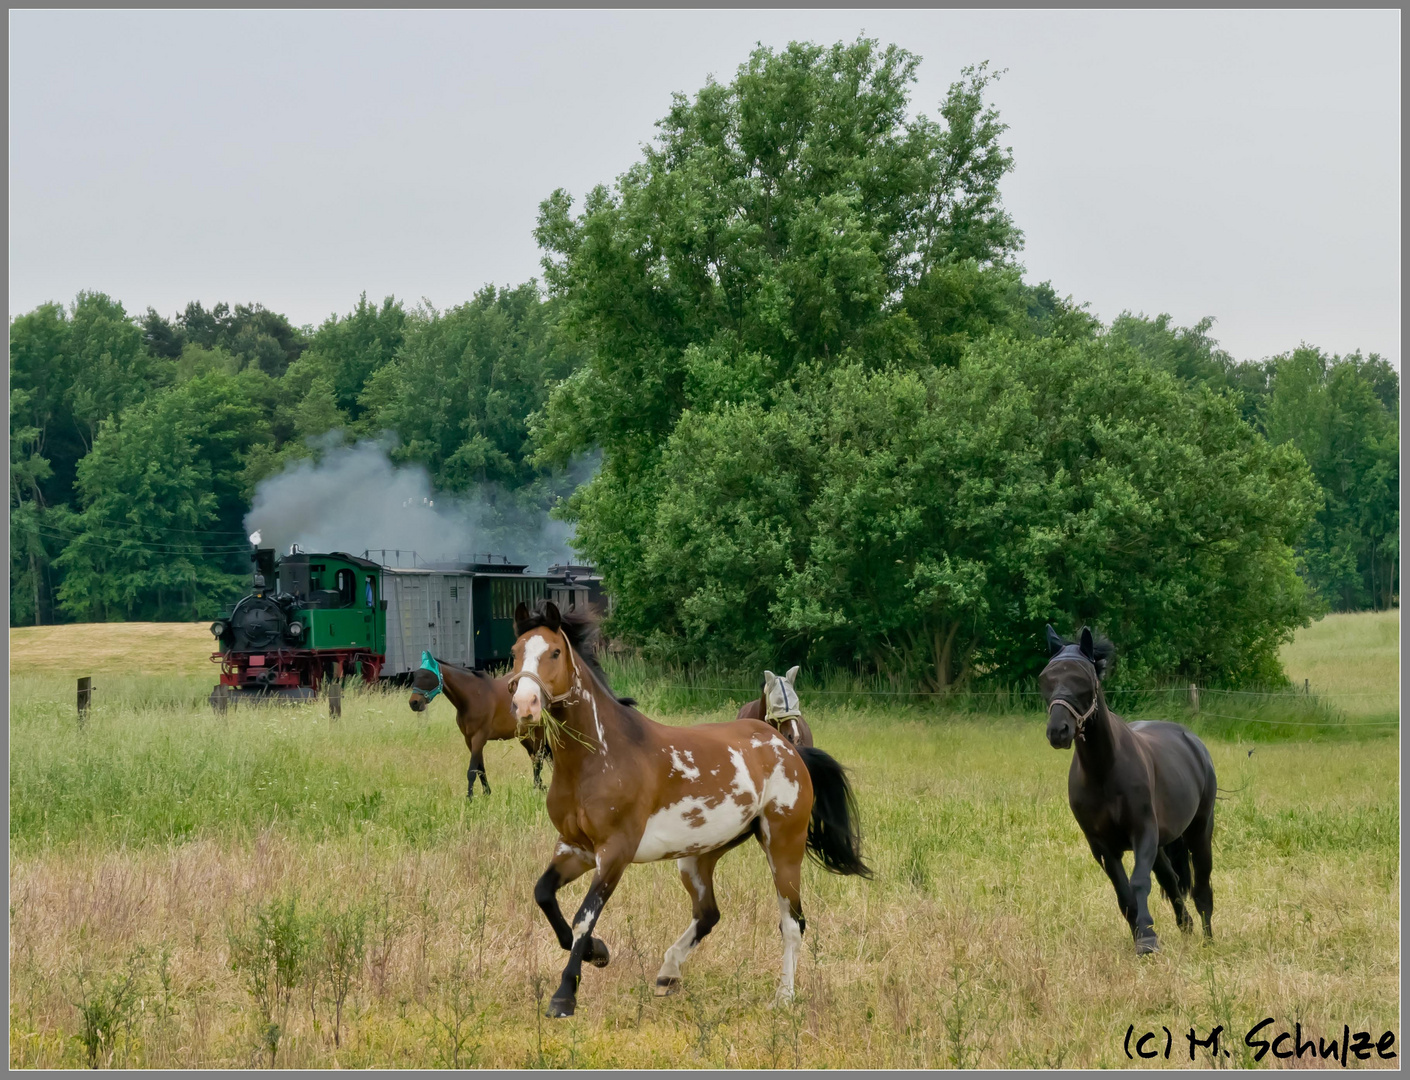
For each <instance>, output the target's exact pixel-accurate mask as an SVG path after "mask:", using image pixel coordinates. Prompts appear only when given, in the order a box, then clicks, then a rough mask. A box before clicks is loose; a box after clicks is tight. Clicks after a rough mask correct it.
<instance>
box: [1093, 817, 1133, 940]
mask: <svg viewBox="0 0 1410 1080" xmlns="http://www.w3.org/2000/svg"><path fill="white" fill-rule="evenodd" d="M1087 844H1088V846H1089V847H1091V849H1092V857H1093V858H1094V859H1096V860H1097V865H1098V866H1100V867H1101V868H1102V869H1103V870H1105V871H1106V876H1107V877H1108V878H1110V879H1111V887H1112V888H1113V889H1115V890H1116V906H1117V907H1118V908H1120V909H1121V917H1122V918H1123V919H1125V920H1126V921H1127V923H1129V924H1130V926H1131V933H1132V934H1134V933H1135V932H1136V901H1135V898H1134V897H1132V895H1131V882H1130V881H1128V880H1127V878H1126V867H1124V866H1122V865H1121V852H1119V851H1115V852H1113V851H1109V850H1107V848H1106V847H1105V846H1103V845H1101V844H1098V843H1097V842H1096V841H1094V840H1088V841H1087Z"/></svg>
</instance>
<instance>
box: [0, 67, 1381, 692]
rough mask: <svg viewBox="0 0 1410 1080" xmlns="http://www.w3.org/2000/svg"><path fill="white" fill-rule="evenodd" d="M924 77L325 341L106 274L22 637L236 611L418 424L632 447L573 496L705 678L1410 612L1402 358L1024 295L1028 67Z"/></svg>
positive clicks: (499, 483)
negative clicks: (924, 103) (295, 487)
mask: <svg viewBox="0 0 1410 1080" xmlns="http://www.w3.org/2000/svg"><path fill="white" fill-rule="evenodd" d="M918 62H919V61H918V58H917V57H915V56H913V55H911V54H909V53H907V52H905V51H904V50H901V49H898V48H894V47H890V48H882V47H880V46H879V45H878V44H877V43H875V42H872V41H868V40H865V39H862V40H858V41H856V42H853V43H843V44H838V45H835V46H831V47H820V46H816V45H808V44H794V45H791V46H789V47H788V48H786V49H782V50H778V51H774V50H770V49H765V48H760V49H758V50H756V51H755V52H754V53H753V54H752V55H751V56H750V58H749V59H748V61H747V62H746V63H745V64H744V65H742V66H741V67H740V69H739V71H738V72H737V74H736V76H735V78H734V79H733V80H732V81H730V82H728V83H719V82H714V81H711V82H710V83H708V84H707V85H706V86H705V87H704V88H702V89H701V90H700V91H699V92H698V93H697V94H695V95H694V96H693V97H688V96H685V95H677V96H676V97H675V99H674V100H673V102H672V105H671V108H670V110H669V112H668V113H667V114H666V116H665V117H664V118H663V119H662V120H661V121H659V123H658V125H657V126H658V135H657V138H656V140H655V141H654V142H653V143H651V144H650V145H649V146H647V147H646V148H645V149H644V151H643V155H642V158H641V160H640V161H638V162H637V163H636V164H635V165H633V166H632V167H631V168H630V169H629V170H628V171H627V172H626V173H625V174H623V175H622V176H621V177H619V178H618V180H617V181H616V182H615V183H614V184H612V185H610V186H608V185H603V186H599V187H597V188H595V189H594V190H592V191H591V192H589V193H588V194H587V196H586V197H585V199H584V200H583V201H582V204H581V206H580V207H578V206H575V205H574V202H573V200H572V199H571V198H570V196H569V195H568V194H567V193H565V192H562V191H558V192H554V193H553V194H551V195H550V196H549V197H548V198H546V199H545V200H544V202H543V204H542V206H541V210H540V216H539V221H538V225H537V228H536V230H535V237H536V239H537V241H538V243H539V245H540V247H541V248H542V250H543V252H544V260H543V278H542V284H540V283H539V282H538V281H530V282H527V283H525V284H522V285H519V286H516V287H501V288H495V287H489V286H487V287H486V288H485V289H483V290H482V291H481V292H479V293H477V294H476V295H475V296H474V297H473V298H472V299H471V300H470V301H468V302H467V303H465V304H462V305H460V306H457V307H454V308H450V309H448V310H446V311H438V310H435V309H433V308H430V307H427V306H424V305H422V306H418V307H412V308H408V307H407V306H406V305H404V304H403V303H401V302H400V301H397V300H395V299H394V298H390V297H389V298H387V299H386V300H384V301H383V302H382V303H381V304H380V305H379V304H376V303H372V302H369V301H368V300H367V298H366V296H365V295H364V296H363V297H362V298H361V299H360V300H359V301H358V303H357V305H356V306H355V307H354V308H353V309H352V310H351V311H349V312H348V313H346V314H341V315H335V316H331V317H329V318H328V319H327V320H326V321H325V322H324V323H323V324H322V325H320V326H318V327H296V326H293V325H291V323H290V322H289V320H288V319H287V318H285V317H284V316H283V315H280V314H278V313H276V312H274V311H270V310H267V309H265V308H264V307H262V306H260V305H258V304H254V305H248V306H247V305H236V306H234V307H231V306H229V305H227V304H219V305H217V306H215V307H214V308H212V309H211V310H209V311H208V310H206V309H205V308H204V307H203V306H202V305H201V304H199V303H192V304H189V305H188V306H187V307H186V309H185V310H184V311H182V312H180V313H177V314H175V315H173V316H170V317H168V316H165V315H162V314H159V313H158V312H156V311H154V310H151V309H150V308H149V309H148V310H147V311H146V313H145V314H142V315H137V314H130V313H128V312H126V311H125V310H124V309H123V307H122V305H121V304H119V303H117V302H115V301H113V300H112V299H111V298H109V297H107V296H104V295H102V294H99V293H83V294H80V295H79V296H78V297H77V298H76V299H75V300H74V301H73V302H72V303H71V304H69V305H67V306H63V305H59V304H56V303H51V304H45V305H42V306H40V307H39V308H37V309H35V310H34V311H31V312H28V313H26V314H24V315H21V316H20V317H18V318H16V319H15V320H14V321H13V322H12V323H11V326H10V376H11V378H10V381H11V417H10V419H11V435H10V438H11V443H10V447H11V564H10V582H11V623H12V625H19V624H29V623H35V622H50V621H61V620H92V619H97V620H102V619H184V618H194V617H202V616H204V615H207V614H209V613H210V612H211V610H212V609H213V608H214V607H215V606H216V605H218V604H219V603H220V602H222V601H223V600H226V599H227V598H228V597H230V596H231V595H233V594H236V593H238V592H239V590H240V586H241V584H242V582H243V580H244V576H243V575H244V574H245V573H246V572H247V569H248V544H247V542H246V540H245V538H244V536H243V530H242V527H241V523H242V519H243V516H244V513H245V512H246V510H247V509H248V506H249V502H250V499H251V497H252V495H253V492H254V488H255V485H257V484H258V482H259V481H260V480H261V479H263V478H264V477H267V476H269V475H271V474H272V473H274V472H276V471H278V470H279V469H281V468H282V467H283V466H284V465H285V464H286V463H288V462H290V461H291V460H293V459H295V458H299V457H306V456H310V455H317V454H318V453H319V452H320V448H321V447H325V446H327V445H329V443H328V440H329V438H333V439H337V438H342V439H353V438H357V437H364V436H377V435H380V434H381V433H383V432H392V433H394V434H395V436H396V439H397V443H396V446H395V448H394V450H393V451H392V453H393V456H394V458H395V459H396V460H398V461H402V462H419V463H421V464H423V465H425V466H426V467H427V469H428V470H429V471H430V473H431V476H432V478H433V480H434V482H435V483H436V485H437V487H438V488H440V489H441V490H444V491H449V492H457V491H465V490H468V489H471V488H474V487H476V486H478V485H483V484H487V483H490V484H493V485H495V486H496V489H497V490H499V491H502V492H505V493H506V495H505V497H506V498H512V499H515V500H518V501H519V502H520V503H521V504H522V505H535V506H541V507H544V508H547V507H549V506H552V505H554V504H555V503H556V502H557V500H558V496H560V495H564V494H567V492H565V491H563V490H561V485H558V486H556V484H557V482H556V481H555V479H554V478H555V476H561V473H559V472H556V471H555V470H556V469H561V467H562V466H564V465H566V464H567V462H568V461H569V459H570V457H572V456H573V455H575V454H578V453H582V452H585V451H598V452H600V453H601V455H602V466H601V469H600V471H599V472H598V474H597V475H596V476H595V477H594V478H593V479H592V480H591V481H590V482H589V483H587V484H585V485H583V486H582V487H581V488H579V489H577V490H576V491H575V492H573V493H572V494H571V497H569V498H568V499H566V501H564V502H562V503H561V504H560V505H558V508H557V510H556V511H555V512H556V513H558V514H559V515H560V516H563V517H566V518H568V519H569V520H572V521H573V522H574V523H575V525H576V528H577V535H578V538H579V544H580V546H581V549H582V551H583V553H584V555H585V556H586V557H587V558H590V559H591V560H593V561H594V562H595V563H596V564H597V565H598V566H599V567H600V568H601V569H602V570H603V572H604V574H605V576H606V578H607V582H608V585H609V587H610V589H611V591H612V593H613V594H614V596H615V598H616V608H615V611H614V616H613V630H614V633H615V634H616V635H617V636H619V637H620V638H622V639H624V640H626V641H629V642H632V643H634V644H636V645H639V646H641V647H642V648H643V649H645V650H646V651H647V652H649V653H651V654H654V655H658V656H661V657H663V658H669V659H673V660H686V661H692V662H710V663H718V664H727V665H735V664H751V665H757V664H759V663H760V662H764V663H769V664H774V665H776V664H778V663H783V662H784V661H785V660H788V661H789V662H794V661H805V662H811V663H817V662H821V661H832V662H838V663H845V664H850V665H857V666H860V667H862V668H864V669H866V670H872V671H884V672H889V673H893V674H897V675H901V674H904V675H906V676H908V677H913V678H919V679H921V680H923V681H925V682H927V683H929V684H931V685H934V686H936V687H938V688H945V687H950V686H954V685H957V684H962V683H966V682H969V681H972V680H975V679H982V678H983V677H985V676H986V675H989V674H993V673H999V672H1002V673H1004V674H1005V676H1006V677H1009V678H1011V677H1013V676H1014V675H1016V674H1023V673H1026V672H1029V671H1031V670H1032V669H1033V667H1034V665H1035V663H1036V662H1037V661H1038V659H1039V657H1037V656H1036V655H1035V646H1034V644H1033V642H1034V640H1036V638H1035V634H1036V633H1037V632H1038V631H1041V627H1042V625H1043V623H1044V622H1046V621H1058V622H1066V623H1072V624H1076V623H1079V622H1088V623H1091V624H1094V625H1098V626H1101V627H1103V628H1104V629H1106V630H1107V632H1108V633H1110V634H1111V636H1112V637H1113V638H1114V639H1115V640H1117V641H1118V642H1119V643H1121V645H1122V646H1123V659H1124V665H1123V666H1124V671H1125V674H1126V677H1128V678H1132V679H1136V678H1141V679H1149V678H1164V677H1180V678H1185V677H1190V678H1199V679H1201V680H1206V681H1215V680H1224V681H1245V682H1250V683H1252V682H1267V681H1275V680H1276V679H1278V678H1280V677H1281V672H1280V669H1279V666H1278V661H1277V649H1278V646H1279V645H1280V644H1281V643H1282V642H1283V641H1285V640H1286V639H1287V637H1288V636H1289V635H1290V633H1291V631H1292V629H1293V628H1294V627H1296V626H1297V625H1300V624H1303V623H1305V622H1306V620H1307V619H1308V618H1309V617H1311V616H1312V615H1314V614H1315V613H1317V611H1319V610H1322V609H1326V608H1333V609H1337V610H1355V609H1361V608H1384V607H1388V606H1390V605H1391V604H1392V603H1394V602H1396V598H1397V597H1398V580H1399V559H1398V555H1399V551H1398V546H1397V538H1398V531H1399V500H1398V450H1399V447H1398V434H1397V421H1398V396H1399V384H1398V376H1397V373H1396V372H1395V370H1394V369H1393V368H1392V367H1391V366H1390V365H1389V364H1387V363H1386V362H1385V361H1384V360H1382V359H1380V358H1379V357H1377V356H1375V355H1371V356H1369V357H1363V356H1361V355H1360V354H1359V353H1356V354H1352V355H1350V356H1333V355H1328V354H1326V353H1324V352H1323V351H1321V350H1319V349H1317V348H1315V347H1312V346H1304V347H1302V348H1299V349H1297V350H1295V351H1293V352H1292V353H1289V354H1287V355H1284V356H1277V357H1273V358H1271V359H1266V360H1260V361H1257V362H1238V361H1236V360H1235V359H1233V358H1232V357H1230V356H1229V355H1228V354H1227V353H1226V352H1224V351H1223V350H1221V349H1220V348H1219V347H1218V345H1217V343H1216V342H1215V341H1214V339H1213V338H1212V337H1211V336H1210V330H1211V327H1212V322H1211V321H1209V320H1205V321H1203V322H1201V323H1199V324H1197V325H1195V326H1192V327H1178V326H1175V325H1173V323H1172V321H1171V320H1170V319H1169V317H1167V316H1163V315H1162V316H1160V317H1157V318H1146V317H1144V316H1137V315H1131V314H1125V315H1122V316H1121V317H1119V318H1117V319H1116V320H1114V321H1113V322H1112V323H1111V324H1110V325H1103V324H1102V323H1101V322H1100V321H1098V320H1097V319H1096V318H1094V317H1092V316H1091V315H1090V314H1089V313H1088V312H1087V311H1086V310H1085V307H1084V306H1082V305H1078V304H1075V303H1074V302H1072V301H1071V300H1070V299H1064V298H1062V297H1060V296H1059V295H1058V294H1057V293H1056V292H1055V291H1054V289H1053V288H1052V287H1051V286H1050V285H1049V284H1046V283H1044V284H1032V283H1029V282H1027V281H1025V280H1024V277H1023V270H1022V266H1021V264H1020V263H1019V261H1018V256H1019V253H1020V252H1021V250H1022V244H1023V236H1022V232H1021V230H1020V229H1019V228H1018V226H1017V225H1016V223H1015V222H1014V221H1013V220H1012V218H1011V217H1010V215H1009V214H1008V212H1007V211H1006V209H1005V208H1004V206H1003V202H1002V199H1001V197H1000V187H999V185H1000V181H1001V180H1002V178H1003V177H1004V175H1005V174H1006V173H1008V172H1009V171H1010V170H1011V169H1012V168H1013V165H1014V161H1013V156H1012V154H1011V152H1010V151H1009V149H1008V148H1007V147H1005V146H1003V145H1002V139H1003V134H1004V131H1005V125H1004V124H1003V122H1002V121H1001V119H1000V117H999V115H998V113H997V111H996V110H995V109H994V108H993V107H992V105H990V104H987V103H986V100H985V90H986V87H987V86H988V84H989V82H990V81H991V79H992V78H993V76H992V75H991V74H990V73H989V71H988V70H987V69H986V68H985V67H983V66H980V67H977V68H972V69H967V70H966V71H965V72H964V73H963V75H962V77H961V78H960V79H959V80H958V81H956V82H955V83H954V84H953V85H952V86H951V87H950V90H949V93H948V94H947V96H946V98H945V99H944V100H943V101H942V102H941V103H940V108H939V114H938V116H937V117H936V118H934V119H932V118H929V117H927V116H925V115H919V116H912V114H911V111H910V105H911V102H910V91H911V87H912V86H913V84H914V81H915V71H916V67H917V64H918ZM330 433H341V434H330ZM510 554H512V553H510Z"/></svg>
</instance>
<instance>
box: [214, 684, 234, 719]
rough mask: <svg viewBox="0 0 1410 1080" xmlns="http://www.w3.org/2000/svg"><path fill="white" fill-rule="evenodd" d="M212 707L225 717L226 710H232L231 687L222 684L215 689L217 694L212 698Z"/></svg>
mask: <svg viewBox="0 0 1410 1080" xmlns="http://www.w3.org/2000/svg"><path fill="white" fill-rule="evenodd" d="M211 705H212V706H213V707H214V708H215V711H216V713H217V714H219V715H220V716H224V715H225V713H226V710H227V709H229V708H230V687H228V686H226V685H225V684H224V683H221V684H220V685H219V686H217V687H216V688H215V694H214V696H213V697H212V698H211Z"/></svg>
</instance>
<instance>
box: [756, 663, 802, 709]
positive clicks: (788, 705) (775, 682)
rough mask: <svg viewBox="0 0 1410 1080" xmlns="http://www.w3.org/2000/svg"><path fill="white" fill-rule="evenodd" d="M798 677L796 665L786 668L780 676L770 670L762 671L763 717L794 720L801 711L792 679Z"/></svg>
mask: <svg viewBox="0 0 1410 1080" xmlns="http://www.w3.org/2000/svg"><path fill="white" fill-rule="evenodd" d="M796 678H798V667H797V666H796V665H795V666H793V667H791V668H789V669H788V674H787V675H784V676H783V677H782V678H780V677H779V676H777V675H775V674H774V673H773V672H772V671H766V672H764V719H765V720H774V721H779V720H795V719H799V718H801V717H802V715H803V713H802V711H801V710H800V709H799V708H798V691H796V690H794V689H793V680H794V679H796Z"/></svg>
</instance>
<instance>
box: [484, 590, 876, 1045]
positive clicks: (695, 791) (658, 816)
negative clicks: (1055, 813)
mask: <svg viewBox="0 0 1410 1080" xmlns="http://www.w3.org/2000/svg"><path fill="white" fill-rule="evenodd" d="M514 618H515V630H516V632H517V633H518V635H519V638H518V640H517V641H516V642H515V643H514V669H513V673H512V676H511V679H510V687H511V692H512V694H513V707H514V712H515V715H516V716H517V717H518V718H519V720H520V721H521V722H522V723H524V724H526V725H529V726H532V727H535V728H539V729H541V730H546V731H547V735H548V739H549V741H550V743H551V745H552V746H553V760H554V765H553V781H552V783H551V784H550V785H549V789H548V816H549V819H550V820H551V821H552V822H553V825H554V827H555V828H556V829H557V830H558V844H557V847H556V848H555V850H554V854H553V859H552V861H551V862H550V863H549V864H548V869H546V870H545V871H544V873H543V876H542V877H541V878H539V881H538V884H537V885H536V886H535V887H534V899H535V901H537V903H538V905H539V907H540V908H541V909H542V910H543V913H544V915H546V916H547V917H548V921H549V923H550V924H551V925H552V927H553V931H554V933H555V934H556V935H557V937H558V943H559V944H560V945H561V946H562V947H563V948H564V949H565V950H566V951H567V952H568V954H569V955H568V963H567V966H566V967H565V968H564V969H563V980H562V982H561V984H560V985H559V987H558V990H557V991H556V992H555V993H554V995H553V997H552V999H551V1000H550V1002H549V1006H548V1015H549V1016H550V1017H561V1016H572V1015H573V1012H574V1010H575V1009H576V1007H577V991H578V985H579V983H580V981H581V978H582V965H583V961H584V960H586V961H587V962H588V963H590V964H592V965H594V966H596V967H606V966H607V962H608V960H609V956H610V954H609V952H608V949H607V945H606V944H605V943H604V942H603V941H602V940H601V939H600V938H596V937H593V936H592V931H593V929H594V927H595V926H596V925H597V920H598V918H599V916H601V914H602V909H603V906H604V905H605V904H606V903H607V901H608V899H609V898H610V897H611V896H612V892H613V890H615V889H616V887H617V883H618V882H619V881H620V880H621V877H622V873H623V871H625V870H626V868H627V867H628V866H629V865H631V864H632V863H648V862H659V861H661V860H663V859H675V860H676V867H677V869H678V870H679V871H680V877H681V883H682V884H683V885H684V886H685V890H686V892H687V893H688V894H689V895H690V902H691V920H690V925H689V926H687V927H686V929H685V933H683V934H682V935H681V936H680V939H679V940H678V941H676V943H675V944H674V945H672V946H671V947H670V948H669V949H668V950H667V951H666V957H665V961H664V962H663V963H662V965H661V970H660V972H659V973H658V974H657V976H656V993H657V994H658V995H665V994H669V993H672V992H673V991H675V990H677V989H679V986H680V979H681V963H682V962H683V961H684V960H685V959H686V957H688V956H689V955H690V953H691V950H693V949H694V948H695V947H696V946H697V945H698V944H700V941H701V939H702V938H704V937H705V935H706V934H708V933H709V932H710V931H711V929H713V928H714V926H715V924H716V923H717V922H718V921H719V918H720V911H719V907H718V906H717V905H716V903H715V892H714V871H715V864H716V863H717V862H718V861H719V860H720V857H721V856H723V855H724V854H725V852H727V851H729V850H730V849H731V848H734V847H737V846H739V845H740V844H742V843H744V842H745V841H746V840H748V839H749V838H750V837H753V838H754V839H755V840H757V841H758V842H759V846H760V847H762V848H763V849H764V857H765V858H766V859H767V860H768V863H769V869H770V870H771V871H772V873H773V881H774V892H775V894H776V895H777V898H778V908H779V930H780V931H781V933H782V935H783V977H782V980H781V982H780V985H779V990H778V995H779V999H780V1000H788V999H790V998H791V997H792V996H793V976H794V971H795V969H796V967H797V962H798V950H799V947H800V946H801V944H802V941H803V928H804V920H803V907H802V903H801V899H800V896H799V877H800V873H801V868H802V862H803V855H804V853H805V851H806V852H810V853H811V854H812V855H813V857H814V858H815V859H817V861H818V862H820V863H821V864H822V865H823V866H824V867H825V868H827V869H828V870H831V871H833V872H834V873H838V874H859V875H862V876H864V877H868V876H870V874H871V871H870V869H869V868H868V867H867V865H866V864H865V863H864V862H863V861H862V859H861V853H860V848H861V837H860V833H859V830H858V827H857V810H856V803H855V801H854V799H853V796H852V791H851V787H850V785H849V784H848V782H847V777H846V774H845V773H844V771H843V769H842V767H841V766H840V765H838V763H837V762H836V761H834V760H833V759H832V758H831V757H829V756H828V755H827V754H825V753H823V752H822V751H821V750H816V749H813V748H811V747H804V748H798V747H795V746H794V745H793V744H792V743H790V742H788V741H787V740H786V739H784V738H782V737H780V736H779V734H778V732H777V731H775V730H774V729H773V728H771V727H769V726H768V725H767V724H765V723H762V722H761V721H758V720H735V721H732V722H729V723H723V724H718V723H716V724H697V725H695V726H694V727H685V728H678V727H668V726H667V725H665V724H658V723H656V722H655V721H654V720H650V719H648V718H647V717H645V716H643V715H642V714H641V713H639V712H638V711H637V710H636V709H634V708H631V707H630V706H624V705H622V704H621V703H620V702H619V701H618V700H617V699H616V698H615V697H614V696H613V694H612V691H611V690H610V689H609V688H608V686H607V683H606V680H605V679H604V678H603V676H602V674H601V671H600V669H599V668H598V667H597V665H596V663H595V662H594V660H593V648H594V631H595V629H596V622H595V620H594V619H593V618H592V616H591V615H577V614H569V615H564V614H563V613H561V612H560V611H559V610H558V608H557V606H556V605H555V604H553V602H552V601H549V602H546V603H542V604H541V605H540V606H539V608H538V610H537V611H536V612H535V613H530V611H529V610H528V608H527V607H525V605H523V604H520V605H519V607H518V609H517V610H516V611H515V616H514ZM589 870H593V871H594V873H593V878H592V884H591V885H590V886H589V887H588V891H587V896H586V897H584V899H583V902H582V905H581V906H580V907H579V908H578V912H577V914H576V915H575V916H574V917H573V922H572V925H571V926H570V925H569V923H568V922H567V920H566V919H564V918H563V913H562V911H561V910H560V909H559V906H558V890H559V889H561V888H562V887H563V886H564V885H566V884H567V883H568V882H570V881H573V880H574V879H575V878H578V877H581V876H582V875H583V874H585V873H587V872H588V871H589Z"/></svg>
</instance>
